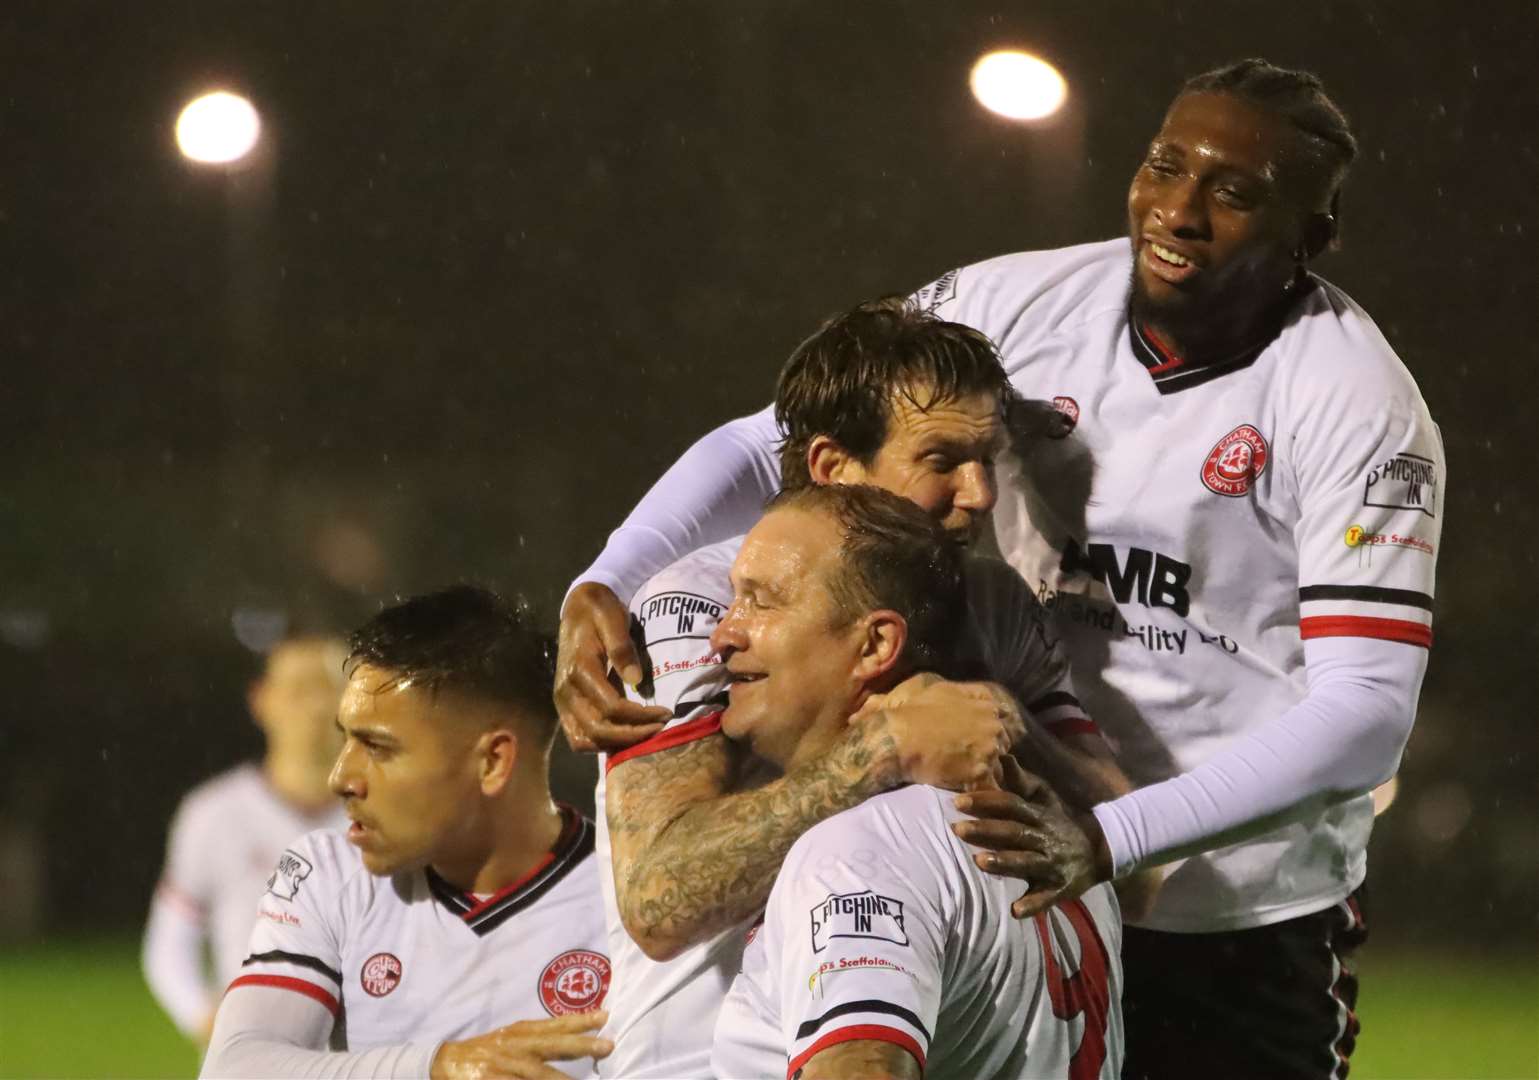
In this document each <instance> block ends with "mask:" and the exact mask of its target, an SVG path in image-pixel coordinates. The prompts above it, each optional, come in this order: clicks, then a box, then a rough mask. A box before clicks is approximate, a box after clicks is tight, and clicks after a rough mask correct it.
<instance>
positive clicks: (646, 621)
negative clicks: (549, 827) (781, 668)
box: [605, 540, 741, 771]
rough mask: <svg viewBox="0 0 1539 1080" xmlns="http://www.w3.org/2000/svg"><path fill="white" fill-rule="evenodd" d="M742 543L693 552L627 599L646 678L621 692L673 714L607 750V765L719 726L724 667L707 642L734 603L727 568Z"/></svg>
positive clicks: (724, 702)
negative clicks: (650, 731)
mask: <svg viewBox="0 0 1539 1080" xmlns="http://www.w3.org/2000/svg"><path fill="white" fill-rule="evenodd" d="M740 544H741V541H740V540H731V541H727V542H725V543H722V544H713V545H711V546H710V547H706V548H702V549H700V550H699V551H696V552H692V553H691V554H689V555H686V556H685V557H684V558H682V559H680V560H679V561H678V562H676V563H674V564H673V565H672V566H670V567H668V568H667V569H666V570H663V571H662V572H661V573H658V574H656V575H654V576H653V577H652V578H651V579H650V580H649V581H647V582H646V584H644V585H643V586H642V587H641V589H640V591H638V592H637V593H636V595H635V597H634V598H633V599H632V600H631V607H630V613H631V632H632V634H633V636H634V637H635V638H636V640H637V644H638V645H639V646H640V651H641V656H642V664H643V667H644V670H645V672H646V678H645V679H644V680H643V681H642V686H641V689H640V691H637V690H633V689H630V688H627V689H626V695H627V696H628V697H630V698H631V700H633V701H639V702H641V703H642V704H644V705H662V706H664V707H665V708H667V709H668V710H669V711H671V712H672V714H673V715H672V716H671V717H670V718H669V720H668V722H667V723H666V724H665V725H664V727H663V730H662V731H660V732H658V733H657V734H656V735H654V736H652V737H651V738H650V739H647V740H645V741H644V742H640V743H637V744H636V745H635V746H632V747H629V748H627V749H625V750H622V751H619V752H617V753H614V754H610V755H609V756H608V757H607V758H606V759H605V769H606V771H607V770H608V769H612V768H614V767H615V766H616V765H619V764H620V763H621V762H623V761H628V760H630V759H631V758H635V757H641V756H643V755H646V754H650V753H655V752H657V751H659V750H666V749H670V748H672V747H675V746H682V745H683V744H685V743H687V742H693V741H694V740H696V739H701V738H704V737H706V736H707V735H714V734H716V732H718V731H720V730H721V721H720V714H721V712H722V710H723V709H725V708H726V707H727V669H726V666H725V665H724V664H723V663H722V662H721V657H720V656H718V655H717V654H716V650H715V649H713V648H712V647H711V634H712V633H714V632H715V630H716V625H717V623H719V622H721V620H722V617H723V616H724V615H725V614H726V612H727V609H728V608H729V607H731V606H732V584H731V580H730V576H729V575H730V573H731V569H732V560H733V559H734V558H735V557H736V554H737V549H738V547H739V546H740Z"/></svg>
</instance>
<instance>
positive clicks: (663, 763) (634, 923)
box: [605, 698, 1009, 960]
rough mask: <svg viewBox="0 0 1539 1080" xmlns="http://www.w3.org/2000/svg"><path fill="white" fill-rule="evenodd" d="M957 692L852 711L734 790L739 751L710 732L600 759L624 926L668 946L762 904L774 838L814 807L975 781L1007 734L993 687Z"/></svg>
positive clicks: (650, 946)
mask: <svg viewBox="0 0 1539 1080" xmlns="http://www.w3.org/2000/svg"><path fill="white" fill-rule="evenodd" d="M963 705H964V707H961V708H958V707H953V706H951V705H937V704H935V703H933V702H931V701H929V700H928V699H927V700H926V701H924V702H920V703H918V704H915V703H907V704H894V705H892V706H891V707H889V708H878V709H872V710H868V711H864V712H862V713H861V714H860V716H859V717H858V718H857V719H856V720H854V721H852V723H851V726H850V728H849V729H848V731H847V733H846V736H845V738H844V739H843V740H842V741H841V742H840V743H839V745H838V746H836V747H835V748H834V750H833V751H832V752H830V753H828V754H826V755H823V756H822V757H820V758H819V759H818V760H816V761H813V762H809V763H808V764H806V765H803V766H801V767H799V768H797V769H795V770H793V771H791V772H789V773H786V774H784V775H783V776H780V777H778V778H776V779H774V780H772V781H770V782H769V783H766V784H764V785H762V786H759V787H755V788H751V789H748V790H734V788H735V787H736V784H737V782H738V776H739V770H740V768H741V766H742V764H743V762H742V761H741V760H740V758H739V755H740V754H741V751H739V750H737V749H736V748H735V747H734V746H733V745H732V744H731V743H730V742H729V741H728V740H727V739H726V738H725V737H724V736H722V735H721V734H719V733H709V734H705V735H704V736H703V737H699V738H696V739H694V740H693V741H691V742H689V743H687V744H685V745H683V746H674V747H671V748H665V749H661V750H658V751H657V752H653V753H640V754H636V753H634V751H633V752H632V755H631V756H625V757H623V758H621V757H619V756H617V758H616V759H612V762H611V763H612V767H611V769H610V771H609V773H608V775H607V776H606V778H605V783H606V791H607V793H606V796H605V800H606V807H607V812H608V818H609V837H610V847H611V851H612V853H613V859H614V875H615V897H616V900H617V902H618V905H619V908H620V917H621V919H622V920H623V922H624V923H625V928H626V930H627V932H629V933H630V935H631V937H632V938H633V939H634V940H635V941H636V943H637V944H638V945H639V946H640V947H641V949H642V950H643V951H644V952H645V953H646V954H647V955H648V956H650V957H652V958H653V959H656V960H666V959H669V958H671V957H673V956H676V955H678V953H679V952H681V951H683V950H684V949H685V948H687V947H688V946H690V945H691V944H693V943H695V942H697V941H701V940H703V939H705V938H707V937H709V936H711V935H712V934H714V933H717V932H718V931H721V930H724V929H726V928H728V927H730V926H733V925H735V924H737V923H738V922H741V921H742V920H744V919H746V918H749V917H751V916H752V915H754V914H756V913H757V912H758V911H759V910H760V909H762V908H763V906H764V903H765V900H766V898H767V897H768V896H769V893H770V888H771V886H773V885H774V882H775V875H776V873H777V872H778V871H779V869H780V864H781V861H782V860H783V859H784V858H785V854H786V852H787V851H788V850H790V847H791V845H792V844H793V843H795V842H796V840H797V838H798V837H800V836H801V835H802V833H804V832H806V831H807V830H808V829H809V828H811V827H812V826H813V825H815V824H817V823H818V822H820V821H822V820H824V819H825V818H828V817H832V816H833V815H834V814H837V813H840V812H841V811H844V810H847V809H849V808H850V807H852V806H856V805H858V804H859V803H861V802H862V801H864V800H865V799H867V798H870V797H871V796H872V795H875V794H878V793H880V792H882V791H886V790H889V789H891V788H894V787H897V786H899V785H901V784H905V783H913V782H918V783H928V784H934V785H937V786H943V787H950V788H957V789H960V788H964V787H969V786H974V785H976V784H979V783H982V782H984V780H985V779H986V778H987V777H988V776H990V775H991V773H992V770H993V767H994V762H995V761H996V760H997V759H998V756H999V755H1000V754H1001V753H1002V752H1003V750H1004V748H1005V747H1006V746H1008V744H1009V739H1008V736H1007V735H1006V733H1005V732H1006V729H1005V726H1004V724H1003V722H1002V720H1001V718H1000V715H999V712H998V710H997V708H996V706H995V704H994V703H993V701H991V700H984V699H976V698H975V699H971V700H970V701H969V702H964V703H963ZM702 722H703V721H702ZM665 736H666V733H665ZM635 749H636V750H643V749H645V744H643V746H641V747H637V748H635Z"/></svg>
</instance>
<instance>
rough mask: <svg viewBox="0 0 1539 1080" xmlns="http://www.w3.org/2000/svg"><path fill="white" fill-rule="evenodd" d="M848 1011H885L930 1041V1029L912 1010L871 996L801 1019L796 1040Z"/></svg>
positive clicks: (803, 1037) (815, 1031)
mask: <svg viewBox="0 0 1539 1080" xmlns="http://www.w3.org/2000/svg"><path fill="white" fill-rule="evenodd" d="M850 1013H886V1014H887V1015H888V1016H896V1017H898V1018H899V1019H900V1020H903V1021H905V1022H906V1023H909V1024H912V1025H914V1030H915V1031H917V1032H919V1033H920V1034H921V1035H923V1036H924V1041H925V1042H929V1041H930V1029H929V1028H927V1027H925V1026H924V1021H922V1020H920V1019H919V1017H918V1016H916V1015H914V1013H913V1012H912V1011H910V1010H908V1009H905V1008H904V1007H903V1006H902V1005H894V1004H893V1003H892V1002H890V1001H879V1000H876V999H872V998H868V999H867V1000H865V1001H846V1002H844V1003H843V1004H840V1005H835V1006H834V1007H833V1008H832V1009H829V1010H828V1011H827V1012H826V1013H824V1014H823V1015H822V1016H820V1017H818V1018H817V1019H816V1020H806V1021H803V1022H802V1025H801V1026H800V1027H799V1028H797V1029H796V1039H797V1041H798V1042H800V1041H801V1040H802V1039H807V1038H811V1037H812V1036H813V1035H816V1034H817V1032H818V1029H819V1028H821V1027H822V1026H823V1025H824V1024H826V1023H828V1022H829V1021H830V1020H833V1019H835V1018H837V1017H840V1016H848V1015H849V1014H850Z"/></svg>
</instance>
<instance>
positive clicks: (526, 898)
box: [424, 804, 593, 936]
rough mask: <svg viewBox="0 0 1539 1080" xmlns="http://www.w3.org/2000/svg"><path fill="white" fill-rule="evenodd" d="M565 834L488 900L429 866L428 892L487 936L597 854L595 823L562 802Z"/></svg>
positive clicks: (476, 930)
mask: <svg viewBox="0 0 1539 1080" xmlns="http://www.w3.org/2000/svg"><path fill="white" fill-rule="evenodd" d="M560 809H561V835H560V836H559V837H558V838H557V839H556V846H555V847H553V848H551V849H550V850H549V851H548V852H546V853H545V857H544V858H543V859H541V860H540V861H539V862H538V863H536V864H535V866H534V868H533V869H531V870H530V871H529V872H528V873H527V874H525V875H524V876H523V877H521V878H519V879H518V880H517V881H515V882H513V884H511V885H508V886H506V887H504V888H502V889H499V890H498V891H497V892H496V893H495V894H493V895H492V896H489V897H487V898H486V899H485V900H479V899H477V898H476V897H474V896H472V895H470V894H469V893H467V892H464V891H462V890H460V889H457V888H455V887H454V886H453V885H450V884H449V883H448V882H447V881H445V880H444V879H443V878H441V877H439V876H438V874H437V873H436V872H434V870H433V868H432V867H431V866H429V867H428V868H427V869H426V870H425V871H424V873H425V874H426V876H427V884H428V891H429V892H431V893H432V894H433V899H435V900H437V901H438V902H439V903H440V904H442V905H443V906H444V907H446V908H448V909H449V911H450V912H452V913H453V914H454V915H455V916H456V917H457V918H458V919H460V921H462V922H463V923H464V924H465V925H466V926H468V927H469V928H470V929H471V930H472V931H474V932H475V933H476V934H478V935H481V936H485V935H486V934H489V933H491V932H492V931H493V930H495V929H497V927H499V926H501V925H502V924H503V923H505V922H507V921H508V920H509V919H510V918H512V917H513V916H514V915H515V914H517V913H518V912H520V911H522V910H523V909H524V908H526V907H529V906H530V905H531V904H533V903H534V902H535V901H536V900H538V899H539V898H540V897H542V896H544V895H545V894H546V893H547V892H549V891H550V890H551V889H552V888H553V887H554V886H555V884H556V882H558V881H560V880H561V879H562V878H563V877H565V876H566V875H567V873H568V872H569V871H570V870H571V869H572V868H573V867H575V866H576V865H577V864H578V863H580V862H582V860H583V859H584V858H586V857H587V856H588V855H591V854H592V853H593V825H592V823H591V822H589V821H588V819H587V818H585V817H583V816H582V815H581V814H579V813H578V812H577V811H576V810H574V809H572V808H571V807H570V806H566V805H564V804H563V805H562V806H561V807H560Z"/></svg>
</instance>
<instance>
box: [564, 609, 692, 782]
mask: <svg viewBox="0 0 1539 1080" xmlns="http://www.w3.org/2000/svg"><path fill="white" fill-rule="evenodd" d="M610 669H613V671H615V672H617V673H618V674H619V676H620V678H622V679H624V680H625V682H626V684H627V685H629V686H633V687H634V686H639V685H640V683H641V675H642V672H641V660H640V658H639V657H637V655H636V646H635V645H634V644H632V643H631V635H630V615H629V614H628V613H627V612H626V610H625V605H624V604H622V603H620V601H619V599H618V598H617V597H616V596H615V594H614V593H612V592H610V591H609V589H608V588H606V587H605V586H603V585H600V584H598V583H597V582H592V581H589V582H584V583H583V584H581V585H579V586H577V588H575V589H573V590H572V594H571V595H570V596H568V597H567V599H566V606H565V607H563V608H562V609H561V634H560V639H559V646H558V648H557V652H556V688H555V693H554V694H553V695H552V696H553V697H554V698H555V701H556V713H557V714H558V715H559V716H560V717H561V730H562V731H563V732H565V733H566V741H567V745H568V746H570V747H571V748H572V749H573V750H576V751H578V752H579V753H592V752H594V751H596V750H610V751H613V750H624V749H625V748H626V747H627V746H634V745H635V744H636V743H639V742H641V741H642V740H643V739H649V738H651V737H652V736H653V735H656V734H657V733H658V732H659V731H661V730H662V729H663V724H664V723H666V722H667V721H668V718H669V715H670V714H669V712H668V710H667V709H665V708H663V707H662V706H660V705H650V706H649V705H639V704H637V703H636V702H634V701H630V700H628V699H627V698H626V696H625V694H624V693H623V692H622V691H621V689H620V687H619V686H618V685H617V683H616V682H615V680H614V679H613V677H612V676H611V674H610Z"/></svg>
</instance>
